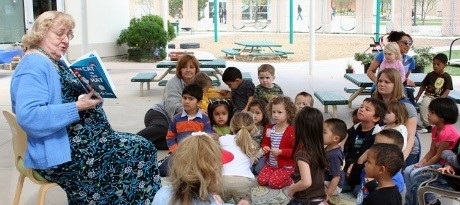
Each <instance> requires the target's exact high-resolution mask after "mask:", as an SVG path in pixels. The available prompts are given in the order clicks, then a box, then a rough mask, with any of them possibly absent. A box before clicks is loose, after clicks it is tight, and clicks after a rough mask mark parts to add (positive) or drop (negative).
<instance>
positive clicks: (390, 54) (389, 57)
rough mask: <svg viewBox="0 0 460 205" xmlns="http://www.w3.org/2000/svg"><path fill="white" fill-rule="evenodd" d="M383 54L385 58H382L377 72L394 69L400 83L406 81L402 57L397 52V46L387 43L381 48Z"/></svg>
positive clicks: (394, 43)
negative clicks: (397, 73)
mask: <svg viewBox="0 0 460 205" xmlns="http://www.w3.org/2000/svg"><path fill="white" fill-rule="evenodd" d="M383 52H384V54H385V57H384V58H383V61H382V63H381V64H380V67H379V72H380V71H382V70H385V69H387V68H394V69H396V70H397V71H399V75H400V76H401V81H402V82H405V81H406V70H405V69H404V66H403V64H402V61H401V60H402V56H401V51H400V50H399V46H398V44H397V43H396V42H389V43H387V44H386V45H385V47H384V48H383Z"/></svg>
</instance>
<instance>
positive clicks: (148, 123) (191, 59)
mask: <svg viewBox="0 0 460 205" xmlns="http://www.w3.org/2000/svg"><path fill="white" fill-rule="evenodd" d="M199 66H200V63H199V62H198V60H197V59H196V58H195V56H193V55H189V54H185V55H182V56H181V57H180V58H179V60H178V61H177V65H176V75H174V77H172V78H171V79H169V80H168V83H166V87H165V89H164V91H163V102H161V103H158V104H154V105H153V106H152V107H151V108H150V109H149V110H148V111H147V113H146V114H145V117H144V124H145V128H144V129H142V130H141V131H139V132H138V133H137V134H138V135H141V136H143V137H145V138H146V139H148V140H150V141H151V142H153V143H154V144H155V147H156V148H157V149H159V150H168V146H167V145H166V134H167V132H168V127H169V122H170V121H171V120H170V119H171V118H172V117H173V116H174V115H175V114H177V113H182V109H183V106H182V91H183V90H184V87H185V86H186V85H188V84H191V83H192V81H193V79H194V78H195V75H196V74H197V73H199V72H200V67H199Z"/></svg>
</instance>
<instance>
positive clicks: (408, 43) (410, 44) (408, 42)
mask: <svg viewBox="0 0 460 205" xmlns="http://www.w3.org/2000/svg"><path fill="white" fill-rule="evenodd" d="M398 43H402V44H404V45H406V46H412V41H398Z"/></svg>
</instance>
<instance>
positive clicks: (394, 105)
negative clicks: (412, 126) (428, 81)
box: [382, 101, 409, 151]
mask: <svg viewBox="0 0 460 205" xmlns="http://www.w3.org/2000/svg"><path fill="white" fill-rule="evenodd" d="M408 119H409V114H408V113H407V110H406V106H405V105H404V103H402V102H399V101H391V102H389V103H387V113H386V114H385V118H384V119H383V122H384V123H385V126H383V127H382V129H395V130H397V131H398V132H399V133H401V135H402V136H403V138H404V144H403V148H402V150H403V151H404V149H406V144H407V127H406V125H405V124H406V122H407V120H408Z"/></svg>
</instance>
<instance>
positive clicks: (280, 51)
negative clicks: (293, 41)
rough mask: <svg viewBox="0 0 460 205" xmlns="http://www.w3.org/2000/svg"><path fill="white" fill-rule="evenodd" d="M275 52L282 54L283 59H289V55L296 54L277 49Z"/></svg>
mask: <svg viewBox="0 0 460 205" xmlns="http://www.w3.org/2000/svg"><path fill="white" fill-rule="evenodd" d="M275 52H277V53H282V54H283V55H282V56H281V57H284V58H288V54H294V52H293V51H288V50H285V49H275Z"/></svg>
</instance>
